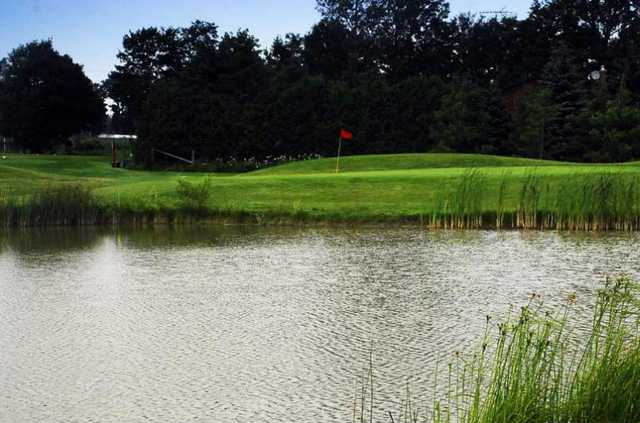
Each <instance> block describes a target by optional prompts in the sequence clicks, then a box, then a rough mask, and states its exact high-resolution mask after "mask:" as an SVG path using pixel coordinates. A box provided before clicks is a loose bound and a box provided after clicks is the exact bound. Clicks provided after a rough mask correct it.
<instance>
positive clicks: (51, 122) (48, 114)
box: [0, 40, 105, 153]
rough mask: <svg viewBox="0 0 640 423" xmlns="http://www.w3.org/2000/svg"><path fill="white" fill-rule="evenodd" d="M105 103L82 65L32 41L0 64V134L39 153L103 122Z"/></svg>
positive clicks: (49, 42)
mask: <svg viewBox="0 0 640 423" xmlns="http://www.w3.org/2000/svg"><path fill="white" fill-rule="evenodd" d="M104 117H105V109H104V101H103V99H102V97H101V95H100V92H99V90H98V88H97V87H96V86H95V85H94V84H93V83H92V82H91V81H90V80H89V78H87V77H86V75H85V74H84V71H83V69H82V66H80V65H78V64H76V63H74V62H73V60H72V59H71V58H70V57H69V56H66V55H64V56H63V55H61V54H60V53H58V52H57V51H56V50H54V48H53V45H52V43H51V41H50V40H49V41H34V42H31V43H28V44H25V45H23V46H20V47H18V48H16V49H15V50H13V51H12V52H11V53H9V56H8V57H7V58H6V59H4V60H3V63H2V65H1V66H0V133H2V134H3V135H5V136H9V137H12V138H14V139H15V141H16V143H17V144H18V145H20V146H21V147H22V148H24V149H26V150H29V151H31V152H34V153H42V152H45V151H48V150H50V149H51V148H52V147H53V146H55V145H56V144H60V143H65V142H67V139H68V138H69V137H70V136H71V135H73V134H75V133H78V132H81V131H95V130H97V129H98V126H99V125H100V124H101V123H102V122H103V121H104Z"/></svg>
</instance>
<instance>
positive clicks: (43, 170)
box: [0, 154, 640, 221]
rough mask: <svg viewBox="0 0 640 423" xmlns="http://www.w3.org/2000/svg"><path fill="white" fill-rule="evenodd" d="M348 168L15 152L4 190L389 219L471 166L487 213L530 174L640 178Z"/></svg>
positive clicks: (368, 159) (596, 170) (505, 206)
mask: <svg viewBox="0 0 640 423" xmlns="http://www.w3.org/2000/svg"><path fill="white" fill-rule="evenodd" d="M341 168H342V172H341V173H340V174H335V172H334V170H335V160H332V159H321V160H313V161H305V162H299V163H292V164H288V165H283V166H278V167H274V168H269V169H263V170H260V171H257V172H253V173H248V174H241V175H228V174H205V173H184V174H181V173H177V172H147V171H137V170H125V169H113V168H111V166H110V163H109V158H108V157H78V156H73V157H72V156H49V155H41V156H34V155H8V156H7V157H6V159H3V160H0V193H4V195H5V196H10V197H14V198H27V197H29V196H30V195H33V194H34V193H35V192H37V191H39V190H43V189H47V187H51V186H59V185H63V186H64V185H82V186H86V187H89V188H90V189H91V190H92V192H93V193H94V194H95V195H96V196H97V197H98V199H99V200H100V201H101V202H103V203H104V204H110V205H116V206H120V205H122V204H126V205H127V207H129V208H130V209H136V210H159V209H162V210H178V209H180V207H181V204H180V201H179V198H178V195H177V193H176V187H177V184H178V181H179V180H180V179H181V178H184V179H186V180H187V181H190V182H192V183H199V182H201V181H203V180H205V179H207V178H208V179H210V180H211V187H212V188H211V197H210V200H209V204H208V206H209V208H210V209H211V211H212V212H215V213H220V214H230V215H233V214H238V213H241V214H253V215H265V216H292V217H295V216H304V217H305V218H307V219H322V220H346V221H387V220H403V219H412V220H417V219H424V218H426V217H428V216H433V215H434V214H436V213H442V212H443V210H445V209H447V208H448V209H451V204H450V203H451V201H452V200H451V199H452V198H454V197H456V196H458V197H459V193H460V190H461V183H465V182H464V181H465V178H466V179H469V175H470V172H475V175H476V176H477V177H479V179H478V181H476V186H475V187H472V188H471V189H472V191H473V193H472V196H473V195H475V196H476V197H479V198H480V200H479V201H480V204H479V205H477V204H476V206H474V207H479V211H482V212H489V213H491V212H496V211H497V208H500V209H501V211H502V212H505V213H515V212H516V211H517V210H518V207H519V205H520V204H521V203H522V198H521V197H522V186H523V184H525V182H526V181H527V180H529V179H531V177H532V175H535V179H536V181H537V183H538V184H539V185H540V187H541V188H540V189H544V190H547V191H554V192H555V191H557V190H558V189H559V188H558V187H562V189H565V190H566V189H567V186H568V189H569V191H570V190H571V186H572V185H571V184H573V183H574V182H575V188H576V190H579V189H583V188H584V179H585V178H590V177H597V176H598V175H612V174H613V175H626V176H629V177H630V178H636V177H640V165H639V164H638V163H628V164H624V165H586V164H571V163H560V162H547V161H540V160H529V159H522V158H506V157H496V156H483V155H466V154H460V155H456V154H407V155H380V156H355V157H346V158H344V159H343V161H342V166H341ZM634 180H635V179H634ZM458 201H464V199H463V200H460V199H458ZM474 201H476V202H477V201H478V200H477V199H476V200H474ZM498 204H499V206H498ZM548 206H549V207H553V205H551V204H549V205H548ZM476 211H478V210H476Z"/></svg>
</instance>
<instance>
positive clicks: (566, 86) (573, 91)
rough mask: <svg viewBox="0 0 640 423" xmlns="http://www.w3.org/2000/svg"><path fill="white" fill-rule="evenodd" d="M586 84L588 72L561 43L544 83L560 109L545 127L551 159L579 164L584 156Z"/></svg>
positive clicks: (549, 66) (545, 70) (548, 65)
mask: <svg viewBox="0 0 640 423" xmlns="http://www.w3.org/2000/svg"><path fill="white" fill-rule="evenodd" d="M586 83H587V73H586V70H585V69H584V68H581V67H580V65H579V63H578V60H577V58H576V55H575V54H574V52H573V50H571V49H570V48H569V47H568V46H567V45H566V44H564V43H561V44H560V45H559V46H558V47H557V48H556V49H554V51H553V54H552V59H551V61H549V63H548V64H547V65H546V66H545V69H544V76H543V81H542V85H543V87H544V88H546V89H548V90H549V92H550V95H551V101H552V103H554V104H555V105H556V107H557V113H555V114H554V117H553V119H551V120H549V122H548V123H547V126H546V128H547V131H546V137H545V138H546V144H547V145H548V146H549V149H548V153H549V158H554V159H558V160H579V159H581V158H582V156H583V155H584V154H585V151H584V150H585V149H584V145H583V143H584V137H585V135H586V131H585V129H584V125H583V123H584V122H582V121H581V117H582V116H583V112H584V111H585V110H586V106H587V86H586Z"/></svg>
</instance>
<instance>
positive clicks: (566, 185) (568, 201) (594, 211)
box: [428, 170, 640, 231]
mask: <svg viewBox="0 0 640 423" xmlns="http://www.w3.org/2000/svg"><path fill="white" fill-rule="evenodd" d="M488 180H489V179H488V177H487V176H486V175H484V174H483V173H482V172H481V171H478V170H471V171H468V172H466V173H465V174H464V175H463V176H461V177H460V178H457V179H455V180H452V190H451V191H450V192H449V193H448V195H447V196H446V197H445V198H440V199H438V200H437V204H436V207H435V209H434V212H433V213H432V214H431V216H430V219H429V221H428V225H429V226H430V227H432V228H450V229H477V228H484V227H492V228H496V229H502V228H513V229H557V230H584V231H607V230H620V231H633V230H639V229H640V178H639V177H638V176H636V175H631V174H625V173H602V174H593V173H585V174H583V175H570V176H567V177H565V178H564V179H562V180H559V181H553V182H550V181H549V180H548V179H546V178H543V177H541V176H538V175H537V174H536V173H535V172H532V173H530V174H528V175H526V176H525V177H524V178H520V179H518V178H513V177H512V175H509V174H503V175H502V178H501V180H500V182H499V184H498V186H497V187H492V188H491V189H489V188H488V186H489V185H488ZM494 188H495V189H494ZM509 193H511V194H512V195H513V194H515V196H516V199H515V204H513V202H514V200H511V203H510V204H509V202H508V199H507V196H508V194H509Z"/></svg>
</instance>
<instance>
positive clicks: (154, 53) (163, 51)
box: [103, 27, 185, 133]
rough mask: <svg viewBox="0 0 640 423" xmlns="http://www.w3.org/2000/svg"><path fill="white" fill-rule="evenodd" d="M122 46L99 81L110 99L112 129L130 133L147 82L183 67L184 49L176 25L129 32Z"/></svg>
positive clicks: (149, 83)
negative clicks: (112, 115)
mask: <svg viewBox="0 0 640 423" xmlns="http://www.w3.org/2000/svg"><path fill="white" fill-rule="evenodd" d="M122 47H123V49H122V50H121V51H120V52H119V53H118V55H117V58H118V60H119V61H120V64H118V65H116V70H115V71H113V72H111V73H110V74H109V77H108V78H107V80H106V81H104V83H103V85H104V87H105V91H106V92H107V93H108V96H109V98H110V99H111V100H112V101H113V102H114V105H113V106H111V110H112V112H113V114H114V124H117V128H116V129H117V130H121V131H122V132H128V133H132V132H135V131H136V124H137V119H138V117H139V115H140V114H141V113H142V108H143V106H144V102H145V100H146V99H147V97H148V96H149V92H150V90H151V86H152V85H153V83H154V82H156V81H158V80H160V79H162V78H165V77H170V76H172V75H175V74H176V73H177V72H178V71H180V70H181V69H182V68H183V66H184V62H185V49H184V43H183V41H182V40H181V38H180V31H179V30H178V29H175V28H167V29H165V28H155V27H150V28H143V29H140V30H138V31H135V32H129V33H128V34H127V35H125V36H124V39H123V41H122Z"/></svg>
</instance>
